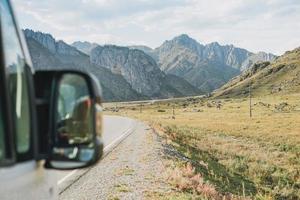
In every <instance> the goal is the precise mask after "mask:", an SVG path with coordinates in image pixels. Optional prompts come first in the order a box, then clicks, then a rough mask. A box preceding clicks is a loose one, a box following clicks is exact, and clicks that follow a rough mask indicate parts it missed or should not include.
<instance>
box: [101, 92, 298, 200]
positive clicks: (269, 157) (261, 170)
mask: <svg viewBox="0 0 300 200" xmlns="http://www.w3.org/2000/svg"><path fill="white" fill-rule="evenodd" d="M116 112H117V113H118V114H120V115H126V116H130V117H134V118H137V119H140V120H143V121H146V122H148V123H149V124H150V125H151V126H152V127H153V128H154V129H155V130H156V132H157V133H159V135H160V136H161V137H162V138H165V140H166V141H167V144H168V145H170V146H171V147H172V148H174V149H176V151H177V152H178V154H179V155H180V156H179V157H181V158H180V159H177V158H178V156H177V157H176V156H175V157H174V158H173V160H174V161H175V163H177V164H175V165H176V168H175V169H176V170H178V172H177V173H175V174H177V175H176V176H175V177H173V178H172V176H171V178H169V179H168V181H169V184H171V186H172V187H173V189H175V191H180V194H181V197H182V198H183V199H185V198H187V199H188V198H190V197H193V196H196V195H202V196H203V195H204V196H206V197H207V198H208V199H210V198H209V197H211V196H209V195H212V196H213V197H211V199H218V198H221V196H223V197H222V198H224V197H225V199H244V198H250V199H300V94H294V95H287V96H265V97H262V98H254V99H252V117H251V118H250V117H249V99H247V98H244V99H203V98H188V99H186V100H176V101H172V100H170V101H164V102H152V103H147V104H143V105H141V104H139V103H138V104H119V105H118V104H115V105H114V106H112V107H110V106H109V105H108V106H107V107H106V113H107V114H110V113H114V114H116ZM177 167H178V169H177ZM176 170H175V171H176ZM189 172H192V174H193V175H187V174H189ZM203 185H205V187H203ZM206 191H207V193H208V194H209V195H206V193H205V192H206ZM182 198H180V199H182Z"/></svg>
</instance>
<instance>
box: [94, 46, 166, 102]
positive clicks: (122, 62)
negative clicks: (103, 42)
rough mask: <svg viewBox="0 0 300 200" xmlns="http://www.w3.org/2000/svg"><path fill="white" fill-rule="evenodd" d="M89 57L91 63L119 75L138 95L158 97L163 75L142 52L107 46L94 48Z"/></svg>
mask: <svg viewBox="0 0 300 200" xmlns="http://www.w3.org/2000/svg"><path fill="white" fill-rule="evenodd" d="M90 56H91V57H90V59H91V63H93V64H95V65H100V66H104V67H106V68H108V69H110V70H111V71H112V72H114V73H119V74H121V75H122V76H123V77H124V78H125V79H126V80H127V82H128V83H130V84H131V85H132V87H133V88H134V89H135V90H136V91H138V92H139V93H141V94H147V95H149V96H157V95H159V91H160V88H161V85H162V79H163V78H164V76H165V74H164V73H163V72H162V71H161V70H160V69H159V67H158V66H157V64H156V62H155V61H154V60H153V59H152V58H151V57H150V56H148V55H147V54H145V53H144V52H143V51H140V50H131V49H129V48H127V47H118V46H114V45H107V46H98V47H96V48H94V49H93V50H92V51H91V55H90Z"/></svg>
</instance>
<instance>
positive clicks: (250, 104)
mask: <svg viewBox="0 0 300 200" xmlns="http://www.w3.org/2000/svg"><path fill="white" fill-rule="evenodd" d="M251 98H252V97H251V83H249V112H250V118H252V102H251V101H252V99H251Z"/></svg>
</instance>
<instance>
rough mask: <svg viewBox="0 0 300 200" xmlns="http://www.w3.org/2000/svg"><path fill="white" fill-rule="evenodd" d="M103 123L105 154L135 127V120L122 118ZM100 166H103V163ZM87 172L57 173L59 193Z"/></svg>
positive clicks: (110, 118)
mask: <svg viewBox="0 0 300 200" xmlns="http://www.w3.org/2000/svg"><path fill="white" fill-rule="evenodd" d="M103 122H104V124H103V141H104V154H106V153H108V152H110V151H111V150H112V149H113V148H114V147H115V146H116V145H118V144H119V143H120V142H121V141H122V140H123V139H124V138H125V137H126V136H127V135H128V134H130V133H131V131H132V130H133V128H134V126H135V121H134V120H133V119H130V118H126V117H120V116H104V119H103ZM99 164H100V165H101V162H100V163H99ZM99 164H98V165H99ZM86 172H87V169H83V170H73V171H56V173H55V174H56V177H57V180H58V182H57V183H58V185H59V193H61V192H62V191H64V190H65V189H66V188H67V187H69V186H70V185H71V184H73V182H74V181H76V180H77V179H78V178H80V177H81V176H82V175H83V174H85V173H86Z"/></svg>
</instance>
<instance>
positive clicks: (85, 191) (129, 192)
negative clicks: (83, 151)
mask: <svg viewBox="0 0 300 200" xmlns="http://www.w3.org/2000/svg"><path fill="white" fill-rule="evenodd" d="M163 152H164V150H163V145H162V143H161V141H160V140H159V138H158V136H157V135H156V134H154V133H153V131H152V129H151V128H150V127H149V126H147V125H145V124H144V123H142V122H137V125H136V127H135V130H134V131H133V133H132V134H131V135H129V136H128V138H126V139H125V140H124V141H123V142H122V143H121V144H120V145H118V146H117V147H116V148H115V149H114V150H113V151H112V152H111V153H109V154H108V155H107V156H106V157H105V158H104V159H103V160H102V161H101V162H100V163H99V164H97V165H96V166H94V167H93V168H92V169H90V170H89V172H88V173H86V174H85V175H84V176H82V177H81V178H80V179H79V180H77V181H76V182H75V183H74V184H72V185H71V186H70V187H69V188H68V189H66V190H65V191H64V192H63V193H62V194H61V195H60V197H59V199H61V200H64V199H80V200H82V199H148V198H151V197H150V196H149V195H151V194H152V193H153V192H157V193H168V192H170V191H171V188H170V186H169V185H168V184H167V183H166V181H165V180H166V174H165V172H166V169H165V167H164V166H165V165H164V161H163Z"/></svg>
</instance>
